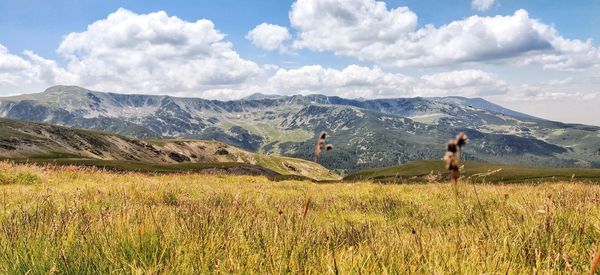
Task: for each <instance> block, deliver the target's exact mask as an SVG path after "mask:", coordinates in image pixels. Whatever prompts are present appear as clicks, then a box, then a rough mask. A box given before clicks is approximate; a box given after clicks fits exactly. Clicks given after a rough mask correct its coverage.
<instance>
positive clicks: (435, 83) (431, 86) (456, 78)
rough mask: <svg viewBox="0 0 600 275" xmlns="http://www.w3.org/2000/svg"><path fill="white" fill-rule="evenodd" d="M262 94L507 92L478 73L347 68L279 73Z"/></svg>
mask: <svg viewBox="0 0 600 275" xmlns="http://www.w3.org/2000/svg"><path fill="white" fill-rule="evenodd" d="M263 90H267V91H270V92H279V93H284V94H311V93H322V94H327V95H337V96H342V97H347V98H358V97H364V98H385V97H388V98H389V97H413V96H448V95H464V96H488V95H498V94H503V93H507V92H508V85H507V84H506V82H505V81H503V80H500V79H498V78H497V77H496V76H494V75H492V74H490V73H487V72H483V71H479V70H459V71H450V72H443V73H438V74H429V75H424V76H422V77H420V78H415V77H410V76H407V75H404V74H400V73H389V72H384V71H383V70H381V68H379V67H373V68H369V67H363V66H358V65H350V66H348V67H346V68H344V69H341V70H337V69H332V68H324V67H322V66H319V65H315V66H304V67H301V68H298V69H290V70H286V69H279V70H277V72H276V73H275V74H274V75H273V76H272V77H271V78H270V79H269V81H268V87H266V88H264V89H263Z"/></svg>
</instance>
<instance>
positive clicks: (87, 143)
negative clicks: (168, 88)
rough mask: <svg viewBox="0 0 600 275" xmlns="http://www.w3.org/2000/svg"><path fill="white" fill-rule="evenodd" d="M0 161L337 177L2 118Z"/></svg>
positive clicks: (277, 162)
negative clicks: (233, 166)
mask: <svg viewBox="0 0 600 275" xmlns="http://www.w3.org/2000/svg"><path fill="white" fill-rule="evenodd" d="M0 158H5V159H17V160H18V159H34V160H40V159H43V160H55V159H61V160H64V159H69V160H100V161H127V162H131V163H146V164H165V165H169V164H182V163H211V164H214V163H239V164H249V165H253V166H257V167H262V168H265V169H267V170H270V171H273V172H275V173H278V174H281V175H298V176H304V177H307V178H312V179H317V180H328V179H337V178H338V176H337V175H336V174H334V173H331V172H330V171H329V170H327V169H325V168H324V167H322V166H321V165H318V164H316V163H314V162H310V161H305V160H301V159H294V158H286V157H277V156H263V155H260V154H257V153H252V152H248V151H245V150H242V149H240V148H237V147H234V146H230V145H227V144H225V143H222V142H216V141H201V140H156V141H142V140H138V139H134V138H129V137H125V136H121V135H114V134H107V133H102V132H94V131H88V130H78V129H70V128H65V127H60V126H52V125H48V124H41V123H32V122H23V121H15V120H9V119H0ZM207 167H208V166H207Z"/></svg>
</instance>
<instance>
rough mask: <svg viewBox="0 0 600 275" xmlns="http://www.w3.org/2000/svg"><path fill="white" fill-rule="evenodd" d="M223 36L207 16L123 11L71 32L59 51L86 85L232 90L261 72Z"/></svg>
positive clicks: (143, 89)
mask: <svg viewBox="0 0 600 275" xmlns="http://www.w3.org/2000/svg"><path fill="white" fill-rule="evenodd" d="M223 39H224V34H222V33H221V32H219V31H218V30H216V29H215V27H214V25H213V23H212V22H211V21H209V20H205V19H202V20H198V21H196V22H187V21H183V20H181V19H179V18H177V17H175V16H168V15H167V14H166V13H165V12H163V11H159V12H154V13H149V14H135V13H133V12H131V11H128V10H125V9H119V10H117V11H116V12H114V13H112V14H110V15H109V16H108V17H107V18H106V19H103V20H99V21H96V22H94V23H92V24H91V25H89V26H88V27H87V30H86V31H84V32H79V33H70V34H69V35H67V36H66V38H65V39H64V40H63V41H62V43H61V44H60V46H59V48H58V50H57V52H58V53H59V54H61V55H62V56H64V57H65V58H66V59H67V60H68V71H69V72H71V73H73V74H76V75H77V76H79V78H80V79H79V83H78V84H80V85H83V86H86V87H90V88H95V89H103V90H117V91H128V92H146V93H153V92H161V93H164V92H172V93H181V92H187V94H191V93H192V92H193V91H200V92H204V91H210V90H212V89H216V90H223V89H225V90H228V89H231V88H232V87H234V86H236V85H240V84H241V83H244V82H246V81H248V80H249V79H251V78H252V77H254V76H256V75H258V74H259V73H260V68H259V66H258V65H257V64H255V63H254V62H252V61H249V60H245V59H243V58H241V57H240V56H239V55H238V53H237V52H235V51H234V50H233V49H232V45H231V43H229V42H227V41H224V40H223ZM195 95H196V96H202V93H198V94H195Z"/></svg>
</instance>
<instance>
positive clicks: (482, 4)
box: [471, 0, 496, 11]
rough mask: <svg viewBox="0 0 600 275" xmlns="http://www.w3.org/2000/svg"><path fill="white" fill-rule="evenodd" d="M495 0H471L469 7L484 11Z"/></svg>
mask: <svg viewBox="0 0 600 275" xmlns="http://www.w3.org/2000/svg"><path fill="white" fill-rule="evenodd" d="M495 2H496V0H472V1H471V7H473V8H474V9H476V10H478V11H486V10H489V9H490V8H491V7H492V6H493V5H494V3H495Z"/></svg>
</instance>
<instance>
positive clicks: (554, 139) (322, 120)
mask: <svg viewBox="0 0 600 275" xmlns="http://www.w3.org/2000/svg"><path fill="white" fill-rule="evenodd" d="M0 117H6V118H12V119H20V120H28V121H38V122H46V123H51V124H57V125H63V126H69V127H77V128H85V129H92V130H101V131H108V132H114V133H118V134H124V135H129V136H133V137H136V138H142V139H171V138H191V139H210V140H218V141H222V142H226V143H229V144H232V145H235V146H238V147H241V148H244V149H246V150H250V151H255V152H261V153H266V154H273V155H283V156H290V157H298V158H303V159H307V160H308V159H312V156H311V154H312V146H313V145H314V144H313V143H314V138H315V137H316V135H317V134H318V133H319V132H321V131H327V132H329V133H330V135H329V136H330V141H331V142H333V143H334V145H335V148H336V149H335V150H334V151H332V152H328V153H327V154H324V156H323V157H322V160H321V161H322V163H323V165H325V166H326V167H329V168H332V169H338V170H345V171H355V170H357V169H363V168H372V167H381V166H389V165H395V164H400V163H404V162H407V161H411V160H418V159H437V158H439V157H441V155H442V154H443V144H445V142H446V141H447V140H448V139H449V138H451V137H452V136H454V135H455V134H456V133H458V132H460V131H465V132H467V134H468V135H469V136H470V137H471V141H472V142H471V144H470V145H469V146H468V147H467V148H466V150H465V154H464V155H465V157H466V158H467V159H472V160H478V161H494V162H495V161H496V160H500V161H501V162H506V163H517V164H519V163H520V164H533V165H538V166H552V167H563V166H565V167H570V166H581V167H596V166H600V162H598V157H599V156H600V127H597V126H590V125H581V124H568V123H561V122H556V121H549V120H545V119H541V118H537V117H534V116H530V115H527V114H523V113H520V112H515V111H512V110H510V109H507V108H504V107H502V106H499V105H496V104H494V103H491V102H488V101H486V100H484V99H480V98H475V99H471V98H465V97H433V98H424V97H415V98H393V99H372V100H356V99H345V98H341V97H337V96H325V95H319V94H314V95H292V96H268V97H266V98H265V97H264V96H263V95H255V96H251V97H250V98H245V99H240V100H228V101H219V100H208V99H201V98H190V97H173V96H165V95H143V94H118V93H103V92H96V91H91V90H88V89H85V88H81V87H77V86H53V87H50V88H48V89H46V91H44V92H43V93H38V94H29V95H22V96H14V97H7V98H0Z"/></svg>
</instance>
